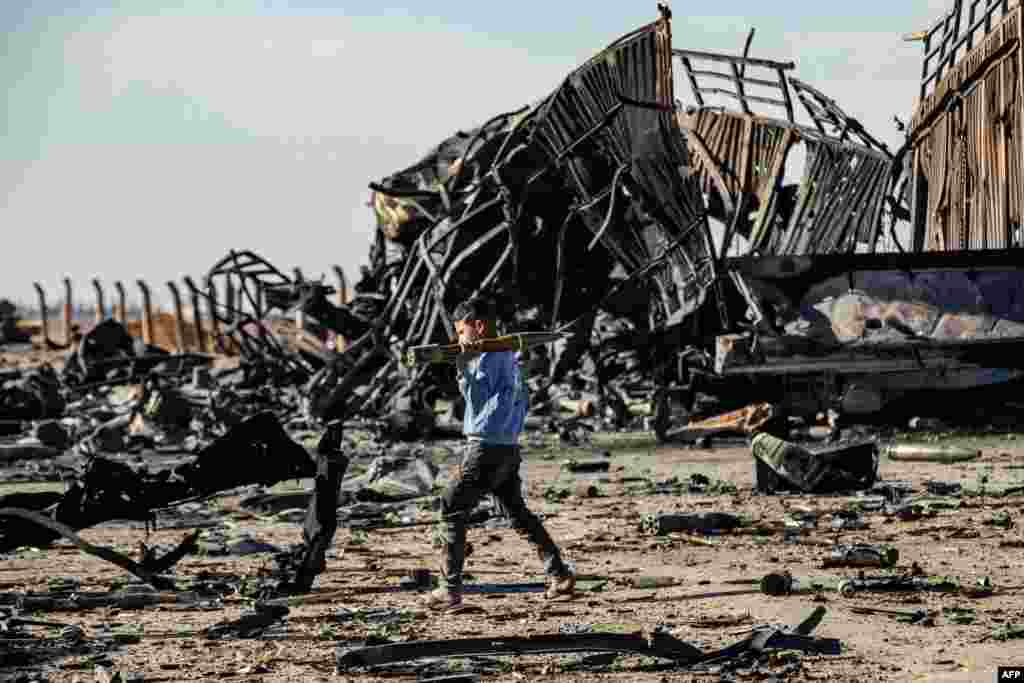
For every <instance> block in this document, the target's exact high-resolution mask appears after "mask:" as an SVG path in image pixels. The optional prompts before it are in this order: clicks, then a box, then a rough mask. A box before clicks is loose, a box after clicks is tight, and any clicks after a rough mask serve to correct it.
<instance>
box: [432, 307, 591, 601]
mask: <svg viewBox="0 0 1024 683" xmlns="http://www.w3.org/2000/svg"><path fill="white" fill-rule="evenodd" d="M453 317H454V318H455V321H456V322H455V331H456V332H457V333H458V335H459V344H460V346H461V347H462V350H463V353H460V354H459V357H458V360H457V362H456V371H457V375H458V379H459V390H460V391H461V392H462V395H463V397H464V398H465V399H466V414H465V418H464V420H463V432H464V433H465V435H466V439H467V441H468V444H467V452H466V454H465V455H464V456H463V460H462V467H461V468H460V471H459V474H458V476H457V477H456V478H455V479H454V480H452V482H451V483H450V484H449V485H448V489H447V490H446V491H445V494H444V496H443V498H442V501H441V512H442V514H443V516H444V523H446V524H447V535H446V538H445V559H444V565H443V569H442V573H441V574H442V575H441V587H440V588H437V589H436V590H434V591H433V592H431V593H430V594H428V595H427V597H426V599H425V603H426V606H427V607H430V608H433V609H442V610H449V609H457V608H459V607H460V606H461V605H462V567H463V565H464V564H465V559H466V557H465V551H466V516H467V515H468V514H469V513H470V512H471V511H472V510H473V508H474V507H475V506H476V504H477V503H478V502H479V501H480V499H481V498H483V497H484V496H485V495H487V494H488V493H492V494H494V495H495V496H496V497H497V498H498V500H499V501H500V502H501V504H502V507H504V508H505V510H506V511H507V512H508V514H509V516H510V517H511V519H512V526H513V528H514V529H515V530H516V531H518V532H519V533H521V534H523V535H525V536H526V537H527V539H529V541H530V542H531V543H532V544H533V545H534V546H535V547H536V548H537V554H538V556H539V557H540V559H541V561H542V562H543V563H544V571H545V573H546V574H547V575H548V576H549V577H550V580H549V583H548V589H547V592H546V595H547V597H549V598H553V597H556V596H559V595H571V594H572V592H573V588H574V587H575V585H576V576H575V575H574V574H573V572H572V570H571V569H569V567H567V566H566V564H565V562H563V561H562V556H561V553H560V552H559V549H558V546H556V545H555V543H554V541H552V540H551V536H550V535H548V532H547V530H546V529H544V525H543V524H541V522H540V520H539V519H538V518H537V516H536V515H534V514H533V513H532V512H530V510H528V509H527V507H526V501H524V500H523V495H522V480H521V479H520V478H519V465H520V463H521V462H522V458H521V456H520V454H519V445H518V444H519V433H520V432H521V431H522V429H523V422H524V421H525V419H526V410H527V407H528V403H529V400H528V396H527V389H526V385H525V383H524V381H523V379H522V376H521V374H520V372H519V368H518V359H517V355H516V353H514V352H511V351H506V352H487V353H475V352H473V346H474V343H475V342H476V341H477V340H480V339H487V338H490V337H494V336H496V329H495V320H496V319H497V315H496V312H495V309H494V305H493V303H492V302H490V301H488V300H486V299H482V298H473V299H470V300H468V301H466V302H464V303H462V304H460V305H459V306H458V307H457V308H456V309H455V311H454V315H453Z"/></svg>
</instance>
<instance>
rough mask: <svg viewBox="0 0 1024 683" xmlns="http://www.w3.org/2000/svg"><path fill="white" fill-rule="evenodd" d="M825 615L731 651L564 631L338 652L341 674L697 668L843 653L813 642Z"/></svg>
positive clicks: (657, 638)
mask: <svg viewBox="0 0 1024 683" xmlns="http://www.w3.org/2000/svg"><path fill="white" fill-rule="evenodd" d="M824 614H825V609H824V608H823V607H818V608H816V609H815V610H814V612H812V613H811V615H810V616H809V617H808V618H807V619H805V620H804V621H803V622H802V623H800V624H799V625H797V626H796V627H794V628H792V629H785V628H778V627H770V626H769V627H760V628H755V629H753V631H752V635H750V636H749V637H747V638H745V639H743V640H742V641H740V642H738V643H735V644H734V645H730V646H729V647H726V648H723V649H721V650H717V651H713V652H703V651H701V650H699V649H697V648H696V647H693V646H692V645H689V644H687V643H685V642H683V641H681V640H678V639H676V638H674V637H672V636H671V635H669V634H667V633H663V632H660V631H655V632H653V633H649V634H623V633H560V634H541V635H535V636H527V637H509V638H464V639H458V640H438V641H419V642H411V643H389V644H386V645H375V646H370V647H363V648H357V649H352V648H345V647H341V648H338V651H337V654H336V668H337V671H338V673H343V672H346V671H350V670H352V669H355V668H363V667H370V666H374V667H376V666H382V665H386V664H392V663H396V662H405V661H410V660H415V659H423V658H426V657H467V656H474V655H524V654H551V653H566V652H613V653H631V654H639V655H644V656H647V657H655V658H658V659H664V660H668V661H670V662H672V663H673V664H675V665H676V666H684V667H688V668H690V667H694V666H697V665H700V664H711V663H716V662H722V661H726V660H730V659H736V658H743V657H747V656H754V657H758V656H760V655H762V654H763V653H765V652H766V651H771V650H799V651H801V652H810V653H815V654H839V652H840V643H839V641H838V640H835V639H831V638H814V637H811V635H810V634H811V633H812V632H813V631H814V629H815V628H816V627H817V625H818V624H819V623H820V622H821V619H822V617H823V616H824Z"/></svg>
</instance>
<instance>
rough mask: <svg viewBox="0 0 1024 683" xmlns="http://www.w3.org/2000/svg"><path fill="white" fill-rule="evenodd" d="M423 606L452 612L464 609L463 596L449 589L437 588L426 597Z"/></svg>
mask: <svg viewBox="0 0 1024 683" xmlns="http://www.w3.org/2000/svg"><path fill="white" fill-rule="evenodd" d="M422 604H423V606H424V607H426V608H427V609H431V610H435V611H438V612H450V611H454V610H457V609H459V608H461V607H462V594H461V593H455V592H452V591H449V590H448V589H447V588H443V587H442V588H435V589H434V590H432V591H430V592H429V593H427V594H426V596H424V598H423V600H422Z"/></svg>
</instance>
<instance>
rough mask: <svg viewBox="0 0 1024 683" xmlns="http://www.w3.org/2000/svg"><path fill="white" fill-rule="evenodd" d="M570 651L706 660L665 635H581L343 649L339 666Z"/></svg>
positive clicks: (684, 661) (340, 668)
mask: <svg viewBox="0 0 1024 683" xmlns="http://www.w3.org/2000/svg"><path fill="white" fill-rule="evenodd" d="M570 652H631V653H635V654H639V655H645V656H648V657H657V658H659V659H667V660H669V661H673V662H676V663H678V664H689V665H692V664H696V663H698V662H700V661H702V659H703V658H704V653H703V652H701V651H700V650H698V649H697V648H695V647H693V646H692V645H688V644H687V643H684V642H683V641H681V640H676V639H675V638H673V637H671V636H667V635H663V634H654V635H653V636H651V637H650V639H648V637H646V636H644V635H641V634H635V635H634V634H622V633H577V634H565V635H563V634H553V635H548V634H542V635H535V636H523V637H516V636H514V637H510V638H461V639H457V640H435V641H422V642H408V643H394V644H389V645H377V646H371V647H364V648H359V649H357V650H345V649H344V648H339V650H338V654H337V659H336V665H337V669H338V671H339V672H341V671H346V670H349V669H353V668H356V667H366V666H380V665H382V664H393V663H395V662H405V661H410V660H416V659H422V658H424V657H466V656H472V655H524V654H555V653H570Z"/></svg>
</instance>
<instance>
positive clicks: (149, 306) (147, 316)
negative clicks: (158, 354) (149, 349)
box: [135, 279, 153, 346]
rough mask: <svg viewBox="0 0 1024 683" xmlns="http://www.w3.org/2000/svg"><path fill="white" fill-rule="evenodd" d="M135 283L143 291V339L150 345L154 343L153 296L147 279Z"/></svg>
mask: <svg viewBox="0 0 1024 683" xmlns="http://www.w3.org/2000/svg"><path fill="white" fill-rule="evenodd" d="M135 284H136V285H138V287H139V291H140V292H142V341H143V343H144V344H146V345H147V346H149V345H152V344H153V298H152V297H151V296H150V294H149V285H147V284H146V281H145V280H142V279H139V280H136V281H135Z"/></svg>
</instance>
